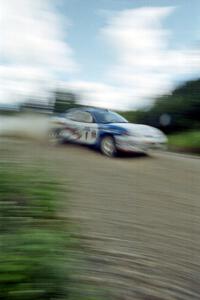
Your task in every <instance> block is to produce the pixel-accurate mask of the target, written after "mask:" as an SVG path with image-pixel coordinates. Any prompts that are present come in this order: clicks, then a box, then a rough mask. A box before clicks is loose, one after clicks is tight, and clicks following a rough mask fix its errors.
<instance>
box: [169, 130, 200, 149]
mask: <svg viewBox="0 0 200 300" xmlns="http://www.w3.org/2000/svg"><path fill="white" fill-rule="evenodd" d="M168 139H169V147H170V148H171V149H173V150H177V151H185V152H191V153H192V152H194V153H200V131H189V132H181V133H175V134H172V135H169V136H168Z"/></svg>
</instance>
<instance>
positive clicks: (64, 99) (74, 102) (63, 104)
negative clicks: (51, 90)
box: [54, 89, 80, 113]
mask: <svg viewBox="0 0 200 300" xmlns="http://www.w3.org/2000/svg"><path fill="white" fill-rule="evenodd" d="M78 100H79V98H78V96H77V95H76V94H75V93H73V92H69V91H66V90H61V89H59V90H56V91H55V102H54V112H56V113H62V112H65V111H66V110H67V109H69V108H73V107H77V106H80V105H79V104H78Z"/></svg>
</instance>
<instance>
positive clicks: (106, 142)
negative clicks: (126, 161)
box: [100, 136, 117, 157]
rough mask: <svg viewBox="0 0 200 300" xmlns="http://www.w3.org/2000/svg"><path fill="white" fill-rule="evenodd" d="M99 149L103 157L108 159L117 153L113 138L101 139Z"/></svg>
mask: <svg viewBox="0 0 200 300" xmlns="http://www.w3.org/2000/svg"><path fill="white" fill-rule="evenodd" d="M100 149H101V152H102V153H103V154H104V155H106V156H108V157H114V156H115V155H116V152H117V149H116V145H115V140H114V138H113V137H112V136H105V137H103V138H102V140H101V144H100Z"/></svg>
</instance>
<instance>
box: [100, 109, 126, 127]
mask: <svg viewBox="0 0 200 300" xmlns="http://www.w3.org/2000/svg"><path fill="white" fill-rule="evenodd" d="M95 119H96V122H97V123H103V124H108V123H127V122H128V121H127V120H126V119H125V118H123V117H122V116H120V115H118V114H117V113H115V112H111V111H96V112H95Z"/></svg>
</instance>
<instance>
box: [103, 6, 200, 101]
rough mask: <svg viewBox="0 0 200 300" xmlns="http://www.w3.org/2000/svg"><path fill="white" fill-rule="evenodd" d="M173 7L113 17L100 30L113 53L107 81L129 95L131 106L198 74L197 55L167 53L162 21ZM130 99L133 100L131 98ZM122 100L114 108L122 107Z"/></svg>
mask: <svg viewBox="0 0 200 300" xmlns="http://www.w3.org/2000/svg"><path fill="white" fill-rule="evenodd" d="M174 10H175V9H174V8H173V7H143V8H139V9H130V10H124V11H121V12H118V13H116V14H114V15H113V16H112V17H111V18H110V19H109V20H108V24H107V25H106V26H105V27H104V28H103V29H102V30H101V35H102V36H103V38H104V40H105V41H106V43H107V45H108V46H110V47H111V48H112V49H113V55H114V57H115V62H116V63H115V64H113V65H112V67H111V68H110V69H109V71H108V74H107V76H108V77H107V80H109V81H110V83H111V84H113V86H115V85H117V87H118V88H119V86H121V87H122V90H123V89H125V90H128V91H129V92H130V98H132V100H131V101H130V103H129V104H130V105H132V106H136V105H137V104H144V103H148V102H149V101H150V99H151V98H152V97H155V96H157V95H159V94H163V93H166V92H167V91H169V90H170V88H172V87H173V85H174V79H177V78H178V77H179V76H182V75H191V74H195V73H197V71H199V70H200V51H199V50H197V49H192V48H191V49H183V48H178V49H170V47H169V41H170V37H171V34H172V32H169V31H168V30H166V29H164V28H163V26H162V22H163V19H164V18H166V17H167V16H168V15H169V14H171V13H173V12H174ZM131 95H132V97H131ZM123 101H124V100H123V98H122V99H121V102H120V103H117V101H116V105H119V104H120V106H123Z"/></svg>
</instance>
